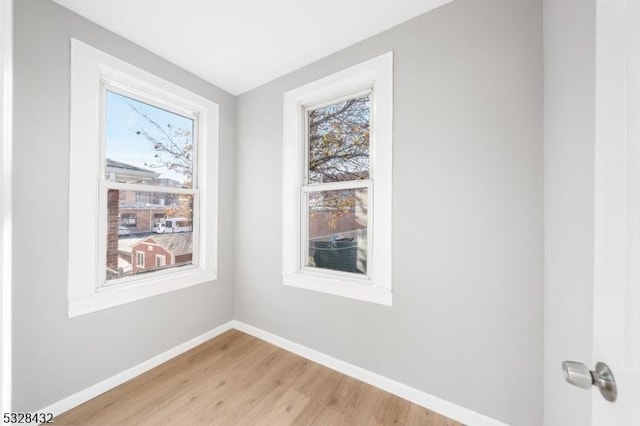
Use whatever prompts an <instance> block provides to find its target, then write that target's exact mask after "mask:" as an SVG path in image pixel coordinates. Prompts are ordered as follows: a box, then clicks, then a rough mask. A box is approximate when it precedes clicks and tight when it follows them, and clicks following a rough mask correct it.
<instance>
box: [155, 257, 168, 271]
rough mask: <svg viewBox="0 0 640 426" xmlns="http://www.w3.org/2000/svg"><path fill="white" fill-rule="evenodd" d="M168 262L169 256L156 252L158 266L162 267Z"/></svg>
mask: <svg viewBox="0 0 640 426" xmlns="http://www.w3.org/2000/svg"><path fill="white" fill-rule="evenodd" d="M166 264H167V257H166V256H165V255H162V254H156V268H161V267H163V266H164V265H166Z"/></svg>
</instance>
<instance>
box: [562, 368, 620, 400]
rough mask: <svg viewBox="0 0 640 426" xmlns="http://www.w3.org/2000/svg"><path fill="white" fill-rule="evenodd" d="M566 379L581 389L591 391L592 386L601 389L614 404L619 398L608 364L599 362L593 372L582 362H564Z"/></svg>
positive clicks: (563, 369) (563, 370) (603, 394)
mask: <svg viewBox="0 0 640 426" xmlns="http://www.w3.org/2000/svg"><path fill="white" fill-rule="evenodd" d="M562 372H563V373H564V379H565V380H566V381H567V382H569V383H571V384H572V385H575V386H578V387H579V388H583V389H589V388H590V387H591V386H592V385H593V386H595V387H597V388H598V389H600V393H601V394H602V396H603V397H604V399H606V400H607V401H611V402H614V401H615V400H616V398H617V397H618V389H617V386H616V379H615V378H614V377H613V373H612V372H611V369H610V368H609V366H608V365H607V364H605V363H604V362H598V363H597V364H596V369H595V370H593V371H591V370H589V367H587V366H586V365H584V364H583V363H581V362H575V361H564V362H563V363H562Z"/></svg>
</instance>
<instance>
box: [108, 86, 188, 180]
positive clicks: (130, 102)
mask: <svg viewBox="0 0 640 426" xmlns="http://www.w3.org/2000/svg"><path fill="white" fill-rule="evenodd" d="M193 131H194V121H193V120H192V119H191V118H187V117H183V116H181V115H178V114H175V113H173V112H170V111H166V110H164V109H161V108H157V107H155V106H152V105H149V104H146V103H143V102H140V101H137V100H135V99H132V98H129V97H126V96H123V95H120V94H118V93H114V92H111V91H108V90H107V95H106V123H105V139H106V165H105V177H106V179H107V180H110V181H115V182H124V183H138V184H149V185H159V186H167V187H173V188H191V187H192V180H193Z"/></svg>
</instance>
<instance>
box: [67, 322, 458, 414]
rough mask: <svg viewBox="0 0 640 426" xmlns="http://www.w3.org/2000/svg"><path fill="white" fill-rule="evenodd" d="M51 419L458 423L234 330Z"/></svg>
mask: <svg viewBox="0 0 640 426" xmlns="http://www.w3.org/2000/svg"><path fill="white" fill-rule="evenodd" d="M54 422H55V424H56V425H140V426H142V425H278V426H280V425H322V426H325V425H367V426H369V425H391V424H398V425H425V426H458V425H460V423H458V422H455V421H453V420H450V419H448V418H446V417H443V416H441V415H439V414H436V413H433V412H431V411H428V410H426V409H424V408H422V407H420V406H418V405H415V404H412V403H410V402H408V401H405V400H403V399H401V398H398V397H397V396H394V395H391V394H389V393H387V392H384V391H382V390H380V389H378V388H375V387H373V386H370V385H367V384H365V383H363V382H360V381H358V380H355V379H352V378H350V377H348V376H345V375H343V374H341V373H338V372H336V371H333V370H330V369H328V368H326V367H323V366H321V365H319V364H316V363H315V362H312V361H309V360H307V359H304V358H301V357H299V356H297V355H294V354H292V353H290V352H287V351H285V350H283V349H280V348H278V347H276V346H273V345H271V344H269V343H266V342H264V341H262V340H259V339H256V338H255V337H252V336H249V335H247V334H244V333H242V332H239V331H237V330H231V331H228V332H226V333H224V334H222V335H220V336H218V337H216V338H215V339H212V340H210V341H208V342H205V343H203V344H202V345H200V346H197V347H196V348H193V349H192V350H190V351H188V352H185V353H184V354H182V355H180V356H178V357H176V358H174V359H172V360H170V361H168V362H166V363H164V364H162V365H160V366H158V367H156V368H154V369H153V370H150V371H148V372H146V373H144V374H142V375H140V376H138V377H136V378H134V379H132V380H130V381H128V382H126V383H124V384H122V385H120V386H118V387H116V388H114V389H112V390H110V391H109V392H106V393H104V394H102V395H100V396H98V397H96V398H94V399H92V400H90V401H87V402H86V403H84V404H82V405H80V406H78V407H76V408H74V409H72V410H70V411H68V412H66V413H64V414H62V415H60V416H58V417H57V418H55V419H54Z"/></svg>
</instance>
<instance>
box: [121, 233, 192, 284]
mask: <svg viewBox="0 0 640 426" xmlns="http://www.w3.org/2000/svg"><path fill="white" fill-rule="evenodd" d="M192 259H193V232H185V233H181V234H162V235H154V236H151V237H147V238H145V239H144V240H142V241H140V242H138V243H136V244H135V245H134V246H133V248H132V250H131V264H132V265H133V273H134V274H135V273H138V272H144V271H148V270H154V269H159V268H163V267H167V266H169V265H173V266H179V265H188V264H190V263H191V261H192Z"/></svg>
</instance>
